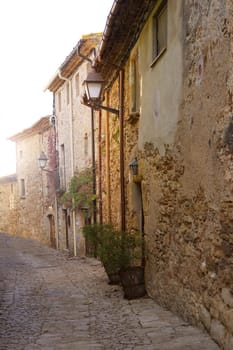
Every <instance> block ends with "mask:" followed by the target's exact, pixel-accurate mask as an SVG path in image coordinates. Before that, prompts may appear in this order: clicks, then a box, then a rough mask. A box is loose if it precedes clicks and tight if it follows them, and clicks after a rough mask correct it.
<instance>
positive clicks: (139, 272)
mask: <svg viewBox="0 0 233 350" xmlns="http://www.w3.org/2000/svg"><path fill="white" fill-rule="evenodd" d="M122 245H123V249H124V250H125V254H127V255H128V256H129V264H125V265H123V266H122V267H121V269H120V272H119V275H120V280H121V284H122V287H123V290H124V297H125V298H127V299H134V298H139V297H142V296H144V295H145V294H146V290H145V281H144V241H143V239H142V238H141V235H140V232H139V231H136V230H134V231H133V232H130V233H124V235H123V237H122Z"/></svg>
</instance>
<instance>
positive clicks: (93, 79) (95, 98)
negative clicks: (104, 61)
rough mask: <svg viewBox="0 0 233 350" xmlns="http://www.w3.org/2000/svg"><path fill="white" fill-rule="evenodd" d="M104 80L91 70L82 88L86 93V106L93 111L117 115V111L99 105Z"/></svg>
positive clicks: (99, 74)
mask: <svg viewBox="0 0 233 350" xmlns="http://www.w3.org/2000/svg"><path fill="white" fill-rule="evenodd" d="M104 84H105V80H104V79H103V77H102V75H101V73H99V72H96V70H95V68H93V67H92V68H91V70H90V72H89V73H88V75H87V77H86V79H85V80H84V87H85V92H86V101H85V102H86V103H84V104H86V105H87V106H89V107H92V108H94V109H103V110H105V111H108V112H110V113H114V114H117V115H119V110H118V109H115V108H111V107H107V106H102V105H100V103H101V101H102V100H103V99H102V94H103V90H104Z"/></svg>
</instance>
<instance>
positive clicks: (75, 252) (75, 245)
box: [58, 70, 77, 256]
mask: <svg viewBox="0 0 233 350" xmlns="http://www.w3.org/2000/svg"><path fill="white" fill-rule="evenodd" d="M58 76H59V78H60V79H62V80H64V81H66V82H67V83H68V84H69V95H70V108H69V119H70V140H71V147H70V155H71V176H74V143H73V95H72V86H71V81H70V80H69V79H67V78H65V77H63V76H62V75H61V71H60V70H58ZM75 219H76V218H75V210H72V229H73V239H74V256H77V239H76V225H75Z"/></svg>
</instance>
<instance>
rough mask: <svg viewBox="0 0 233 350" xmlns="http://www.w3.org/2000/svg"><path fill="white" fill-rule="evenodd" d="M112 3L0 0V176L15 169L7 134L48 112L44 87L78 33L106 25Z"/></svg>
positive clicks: (49, 105) (98, 0) (99, 29)
mask: <svg viewBox="0 0 233 350" xmlns="http://www.w3.org/2000/svg"><path fill="white" fill-rule="evenodd" d="M113 2H114V1H113V0H84V1H82V0H2V1H0V45H1V55H0V176H5V175H9V174H12V173H14V172H15V171H16V170H15V163H16V161H15V143H14V142H12V141H9V140H7V138H8V137H10V136H12V135H14V134H16V133H18V132H21V131H22V130H24V129H26V128H29V127H30V126H32V125H33V124H34V123H35V122H36V121H37V120H39V119H40V118H41V117H43V116H46V115H49V114H51V113H52V93H50V92H48V91H46V92H44V91H43V90H44V88H45V86H46V85H47V83H48V82H49V81H50V79H51V77H52V76H53V75H54V74H55V72H56V71H57V69H58V68H59V66H60V65H61V64H62V63H63V62H64V60H65V58H66V57H67V56H68V55H69V53H70V52H71V51H72V49H73V48H74V47H75V45H76V44H77V42H78V41H79V40H80V39H81V37H82V35H84V34H90V33H97V32H102V31H103V30H104V28H105V24H106V20H107V16H108V14H109V12H110V9H111V7H112V5H113Z"/></svg>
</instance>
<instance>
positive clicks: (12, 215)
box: [0, 174, 18, 234]
mask: <svg viewBox="0 0 233 350" xmlns="http://www.w3.org/2000/svg"><path fill="white" fill-rule="evenodd" d="M17 200H18V186H17V177H16V174H13V175H8V176H4V177H1V178H0V231H2V232H8V233H10V234H15V233H16V230H17V223H18V205H17Z"/></svg>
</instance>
